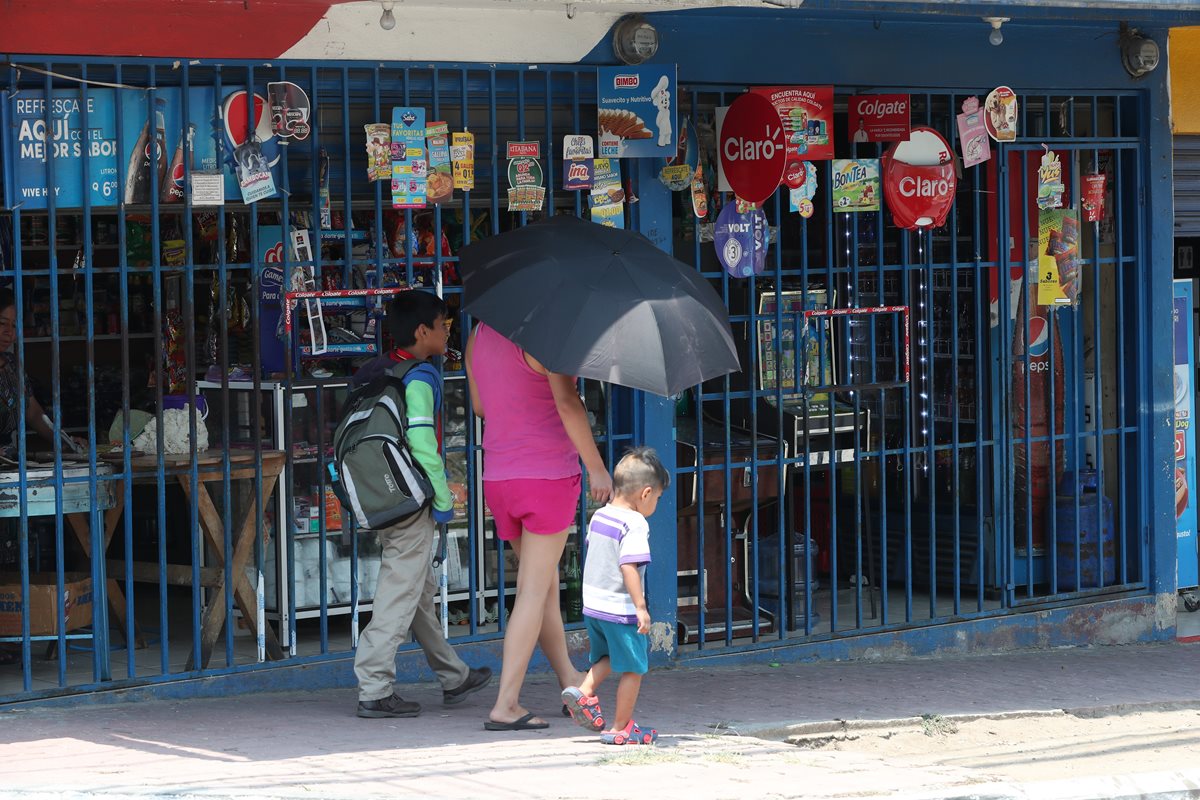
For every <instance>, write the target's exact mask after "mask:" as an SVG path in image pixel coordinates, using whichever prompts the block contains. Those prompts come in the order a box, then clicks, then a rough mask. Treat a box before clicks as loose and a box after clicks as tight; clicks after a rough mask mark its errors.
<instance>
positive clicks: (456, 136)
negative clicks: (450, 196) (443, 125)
mask: <svg viewBox="0 0 1200 800" xmlns="http://www.w3.org/2000/svg"><path fill="white" fill-rule="evenodd" d="M450 166H451V170H452V174H453V178H454V188H455V189H461V190H463V191H465V192H469V191H471V190H472V189H474V188H475V135H474V134H472V133H468V132H467V131H463V132H462V133H452V134H450Z"/></svg>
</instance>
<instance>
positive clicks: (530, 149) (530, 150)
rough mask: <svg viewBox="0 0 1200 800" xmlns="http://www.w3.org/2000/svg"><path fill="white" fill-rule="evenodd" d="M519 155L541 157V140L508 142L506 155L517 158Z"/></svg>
mask: <svg viewBox="0 0 1200 800" xmlns="http://www.w3.org/2000/svg"><path fill="white" fill-rule="evenodd" d="M520 156H528V157H529V158H541V157H542V144H541V142H509V143H508V157H509V158H519V157H520Z"/></svg>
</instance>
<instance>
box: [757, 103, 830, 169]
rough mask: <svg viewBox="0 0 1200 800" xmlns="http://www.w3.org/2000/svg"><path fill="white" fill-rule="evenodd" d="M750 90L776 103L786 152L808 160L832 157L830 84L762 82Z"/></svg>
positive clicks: (821, 159) (822, 159) (823, 159)
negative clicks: (776, 83) (771, 84)
mask: <svg viewBox="0 0 1200 800" xmlns="http://www.w3.org/2000/svg"><path fill="white" fill-rule="evenodd" d="M750 91H751V92H754V93H755V94H759V95H762V96H763V97H766V98H767V99H768V100H770V101H771V104H772V105H773V106H774V107H775V110H776V112H777V113H778V114H779V118H780V121H781V122H782V123H783V129H784V135H785V136H786V137H787V144H788V152H789V153H792V154H795V155H798V156H803V157H804V158H806V159H808V160H809V161H826V160H828V159H831V158H833V87H832V86H763V87H757V88H754V89H751V90H750Z"/></svg>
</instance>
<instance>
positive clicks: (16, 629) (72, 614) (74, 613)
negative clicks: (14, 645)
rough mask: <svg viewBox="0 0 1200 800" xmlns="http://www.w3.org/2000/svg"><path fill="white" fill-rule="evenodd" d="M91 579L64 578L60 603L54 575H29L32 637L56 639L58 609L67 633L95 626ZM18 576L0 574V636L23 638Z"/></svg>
mask: <svg viewBox="0 0 1200 800" xmlns="http://www.w3.org/2000/svg"><path fill="white" fill-rule="evenodd" d="M92 602H93V593H92V576H91V575H88V574H87V573H83V572H68V573H65V574H64V575H63V593H62V601H61V602H59V600H58V586H57V578H56V577H55V574H54V573H53V572H35V573H32V574H30V576H29V607H30V614H29V635H30V636H57V635H58V609H59V608H60V607H61V608H62V609H63V617H64V622H65V627H64V632H65V631H73V630H75V629H77V628H82V627H84V626H87V625H91V624H92ZM24 611H25V609H24V604H23V603H22V598H21V576H20V574H19V573H0V636H20V635H21V621H22V618H23V617H24Z"/></svg>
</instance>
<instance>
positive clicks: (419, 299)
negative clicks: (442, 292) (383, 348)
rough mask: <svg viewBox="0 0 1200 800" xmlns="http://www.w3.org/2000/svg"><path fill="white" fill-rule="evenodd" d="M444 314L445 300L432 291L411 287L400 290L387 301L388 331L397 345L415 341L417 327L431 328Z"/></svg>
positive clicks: (402, 345)
mask: <svg viewBox="0 0 1200 800" xmlns="http://www.w3.org/2000/svg"><path fill="white" fill-rule="evenodd" d="M444 316H446V301H445V300H443V299H442V298H440V297H438V296H437V295H436V294H434V293H432V292H425V291H421V290H420V289H413V290H411V291H407V292H401V293H400V294H398V295H396V296H395V298H393V300H392V302H390V303H388V310H387V325H388V333H390V334H391V335H392V343H393V344H395V345H396V346H397V347H406V346H408V345H410V344H415V343H416V341H417V328H419V327H421V326H422V325H424V326H425V327H427V328H432V327H433V326H434V323H436V322H437V318H438V317H444Z"/></svg>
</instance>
